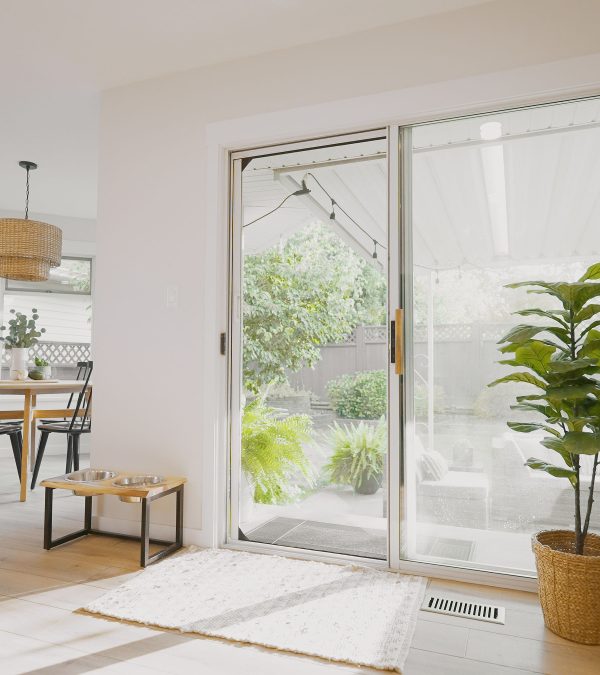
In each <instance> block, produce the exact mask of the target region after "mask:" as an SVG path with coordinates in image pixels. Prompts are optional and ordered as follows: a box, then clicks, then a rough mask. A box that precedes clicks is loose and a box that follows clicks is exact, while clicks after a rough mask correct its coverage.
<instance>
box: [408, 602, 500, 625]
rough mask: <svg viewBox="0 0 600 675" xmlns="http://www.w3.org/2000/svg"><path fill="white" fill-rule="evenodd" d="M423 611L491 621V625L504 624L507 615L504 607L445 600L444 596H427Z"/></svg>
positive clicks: (422, 606)
mask: <svg viewBox="0 0 600 675" xmlns="http://www.w3.org/2000/svg"><path fill="white" fill-rule="evenodd" d="M421 609H422V610H424V611H426V612H435V613H437V614H449V615H450V616H462V617H463V618H467V619H475V620H476V621H489V622H490V623H500V624H504V620H505V614H506V611H505V609H504V607H498V606H497V605H486V604H484V603H481V602H472V601H468V600H457V599H456V598H445V597H444V596H442V595H429V596H427V597H426V598H425V600H424V601H423V604H422V605H421Z"/></svg>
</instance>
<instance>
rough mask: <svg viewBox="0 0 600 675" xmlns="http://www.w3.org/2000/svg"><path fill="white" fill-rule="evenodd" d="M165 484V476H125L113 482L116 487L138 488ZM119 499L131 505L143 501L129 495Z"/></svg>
mask: <svg viewBox="0 0 600 675" xmlns="http://www.w3.org/2000/svg"><path fill="white" fill-rule="evenodd" d="M164 482H165V479H164V478H163V476H151V475H146V476H142V475H140V476H123V478H117V480H115V481H113V485H114V486H115V487H132V488H137V487H149V486H152V485H160V484H161V483H164ZM119 499H120V500H121V501H122V502H127V503H129V504H135V503H137V502H141V501H142V498H141V497H130V496H127V495H124V496H123V497H119Z"/></svg>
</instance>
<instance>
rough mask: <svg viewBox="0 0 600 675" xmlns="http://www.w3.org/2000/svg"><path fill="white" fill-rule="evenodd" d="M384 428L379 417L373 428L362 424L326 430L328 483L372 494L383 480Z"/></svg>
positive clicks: (362, 493) (359, 492)
mask: <svg viewBox="0 0 600 675" xmlns="http://www.w3.org/2000/svg"><path fill="white" fill-rule="evenodd" d="M386 439H387V434H386V425H385V422H384V421H383V418H382V419H380V420H379V423H378V424H377V426H375V427H373V426H371V425H369V424H366V423H365V422H359V423H358V424H349V425H348V426H340V425H339V424H338V423H337V422H334V423H333V426H331V427H330V443H331V445H332V447H333V453H332V455H331V457H330V459H329V462H328V463H327V464H326V465H325V471H326V472H327V474H328V475H329V480H330V482H331V483H338V484H340V485H352V487H353V488H354V491H355V492H357V493H358V494H361V495H372V494H375V493H376V492H377V490H379V488H380V487H381V483H382V481H383V468H384V460H385V447H386Z"/></svg>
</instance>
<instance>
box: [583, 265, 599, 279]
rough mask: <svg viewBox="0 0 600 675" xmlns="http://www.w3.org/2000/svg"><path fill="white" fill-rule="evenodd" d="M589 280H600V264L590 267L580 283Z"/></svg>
mask: <svg viewBox="0 0 600 675" xmlns="http://www.w3.org/2000/svg"><path fill="white" fill-rule="evenodd" d="M588 279H600V263H594V264H593V265H591V266H590V267H588V268H587V270H586V271H585V274H584V275H583V276H582V277H581V278H580V279H579V281H587V280H588Z"/></svg>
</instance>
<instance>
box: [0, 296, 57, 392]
mask: <svg viewBox="0 0 600 675" xmlns="http://www.w3.org/2000/svg"><path fill="white" fill-rule="evenodd" d="M10 313H11V314H13V315H14V316H13V318H12V319H10V320H9V322H8V335H7V336H6V337H0V340H1V341H2V342H4V346H5V348H6V349H10V353H11V359H10V379H11V380H25V379H26V378H27V375H28V371H27V355H28V353H29V348H30V347H32V346H33V345H35V344H37V342H38V338H39V337H41V335H42V333H45V332H46V329H45V328H40V330H37V327H36V321H37V320H38V319H39V318H40V317H39V314H38V313H37V309H32V310H31V318H30V319H29V318H27V315H26V314H23V313H22V312H17V311H16V310H15V309H11V310H10ZM5 330H7V328H6V326H0V331H5Z"/></svg>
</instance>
